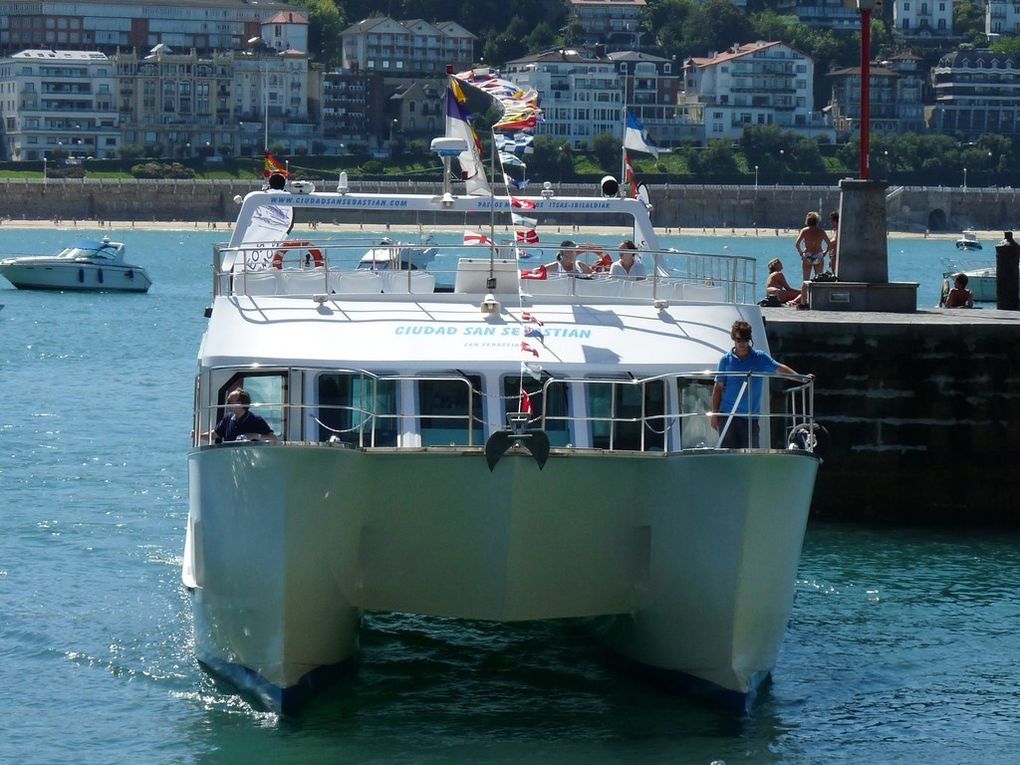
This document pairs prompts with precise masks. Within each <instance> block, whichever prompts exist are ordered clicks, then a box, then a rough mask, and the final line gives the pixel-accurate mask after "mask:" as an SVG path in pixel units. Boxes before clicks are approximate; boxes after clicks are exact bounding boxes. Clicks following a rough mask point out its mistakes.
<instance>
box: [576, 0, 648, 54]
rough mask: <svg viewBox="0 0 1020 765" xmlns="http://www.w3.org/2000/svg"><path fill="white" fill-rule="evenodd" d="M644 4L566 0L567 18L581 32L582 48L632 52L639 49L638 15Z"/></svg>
mask: <svg viewBox="0 0 1020 765" xmlns="http://www.w3.org/2000/svg"><path fill="white" fill-rule="evenodd" d="M645 5H646V3H645V0H567V17H568V19H569V20H570V21H576V22H577V23H579V24H580V25H581V28H582V29H583V30H584V43H585V45H589V46H591V45H596V44H601V45H605V46H606V50H609V51H621V50H635V49H636V48H638V47H639V46H640V45H641V11H642V10H643V9H644V7H645Z"/></svg>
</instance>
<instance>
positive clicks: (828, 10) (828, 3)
mask: <svg viewBox="0 0 1020 765" xmlns="http://www.w3.org/2000/svg"><path fill="white" fill-rule="evenodd" d="M776 11H777V12H779V13H782V14H784V15H793V16H796V17H797V21H799V22H800V23H801V24H804V25H805V26H808V27H811V28H813V29H831V30H832V31H834V32H858V31H860V28H861V15H860V13H859V12H858V11H857V9H856V8H855V7H854V5H853V3H846V2H844V0H780V2H779V4H778V6H777V7H776Z"/></svg>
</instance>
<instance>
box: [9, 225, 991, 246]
mask: <svg viewBox="0 0 1020 765" xmlns="http://www.w3.org/2000/svg"><path fill="white" fill-rule="evenodd" d="M5 228H12V229H15V228H29V229H41V228H51V229H57V230H61V231H74V230H76V229H84V230H87V231H93V230H98V229H102V230H104V231H109V232H111V233H112V232H116V231H131V230H135V231H223V232H224V233H226V232H229V231H230V230H231V229H232V228H233V221H229V222H228V221H220V222H215V223H208V222H205V221H202V222H197V221H196V222H193V223H186V222H183V221H116V220H114V221H96V220H80V221H71V220H56V221H54V220H4V221H3V222H2V225H0V231H2V230H3V229H5ZM424 228H425V227H421V226H415V225H393V226H388V227H386V229H385V230H386V231H390V232H393V233H398V234H408V233H413V234H417V233H419V230H420V229H424ZM427 228H428V230H429V231H437V232H442V233H451V234H456V233H460V232H462V231H463V230H464V227H463V226H429V227H427ZM380 230H381V229H379V228H376V227H373V226H368V227H367V228H366V226H365V225H364V224H359V223H339V224H337V223H319V224H317V225H316V226H314V227H313V226H310V225H308V224H304V225H302V224H300V223H299V224H297V225H295V226H294V231H295V232H299V233H302V234H306V235H307V236H308V238H314V237H315V236H316V235H317V234H322V233H331V232H356V231H370V232H373V233H378V232H379V231H380ZM496 231H497V232H499V233H502V234H509V233H512V231H513V229H512V227H510V226H508V225H500V226H496ZM539 231H540V232H542V233H544V234H551V233H555V234H557V235H562V236H564V237H570V236H572V235H576V234H581V233H588V234H594V235H598V236H621V237H625V236H627V235H629V233H630V229H629V228H626V227H622V226H585V227H583V228H580V227H575V226H547V227H542V226H540V227H539ZM655 231H656V233H657V234H658V235H659V236H714V237H720V238H733V237H751V238H755V237H794V238H795V237H796V236H797V233H798V231H799V229H789V228H779V229H776V228H700V227H694V228H676V227H656V229H655ZM974 233H975V234H977V237H978V239H979V240H982V241H985V242H989V243H995V242H998V241H999V240H1001V239H1002V234H1003V232H1002V231H1001V230H996V231H975V232H974ZM959 237H960V233H959V232H938V233H929V234H924V233H917V232H908V231H890V232H889V238H890V239H939V240H948V241H954V240H956V239H959Z"/></svg>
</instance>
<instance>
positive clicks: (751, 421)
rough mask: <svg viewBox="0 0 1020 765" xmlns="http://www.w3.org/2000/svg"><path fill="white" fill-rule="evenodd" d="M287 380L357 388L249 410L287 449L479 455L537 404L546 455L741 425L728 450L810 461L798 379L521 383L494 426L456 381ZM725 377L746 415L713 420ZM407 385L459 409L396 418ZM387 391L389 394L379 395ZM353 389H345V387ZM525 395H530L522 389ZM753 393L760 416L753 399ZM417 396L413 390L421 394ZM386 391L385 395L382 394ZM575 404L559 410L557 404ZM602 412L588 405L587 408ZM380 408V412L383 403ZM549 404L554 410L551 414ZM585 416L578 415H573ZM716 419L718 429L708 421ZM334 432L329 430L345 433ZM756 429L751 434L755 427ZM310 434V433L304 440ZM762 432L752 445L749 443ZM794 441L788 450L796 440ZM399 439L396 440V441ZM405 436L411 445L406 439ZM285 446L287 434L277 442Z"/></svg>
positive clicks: (697, 437) (805, 394) (214, 410)
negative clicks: (438, 449)
mask: <svg viewBox="0 0 1020 765" xmlns="http://www.w3.org/2000/svg"><path fill="white" fill-rule="evenodd" d="M295 372H303V373H306V374H307V373H311V374H316V373H323V372H326V373H329V374H343V375H348V376H350V377H351V378H352V379H356V380H357V381H358V385H357V388H358V390H359V391H361V393H360V394H359V396H358V399H359V400H357V401H353V400H352V402H351V403H348V404H291V403H268V402H257V401H256V402H253V403H252V405H251V409H252V410H253V411H255V412H256V413H258V412H259V411H262V412H263V413H264V414H266V415H267V418H269V419H275V420H277V421H279V422H281V423H283V425H282V429H283V430H284V431H289V432H290V433H291V434H297V437H296V438H292V440H291V443H304V444H307V443H323V444H327V445H339V446H347V447H353V448H359V449H375V448H388V449H392V448H398V449H399V448H411V449H420V448H422V447H428V446H448V447H459V448H479V447H481V446H482V445H484V443H485V439H486V438H487V437H488V436H489V435H491V433H493V432H495V431H498V430H501V429H504V428H505V427H506V424H507V419H508V415H510V414H512V413H518V412H522V411H523V412H527V411H528V408H529V406H527V405H525V399H527V401H528V403H529V404H531V402H533V401H535V400H536V399H537V400H538V401H540V404H539V406H538V407H534V408H533V409H532V411H531V416H530V417H529V418H528V421H527V427H528V428H529V429H541V430H544V431H546V432H547V433H550V434H555V435H556V436H558V437H559V438H558V440H554V441H553V446H554V447H557V446H558V447H569V448H575V449H576V448H581V447H579V446H578V443H579V442H580V443H582V444H585V445H586V446H585V447H584V448H588V449H593V450H600V451H609V452H645V453H652V452H654V453H671V452H675V451H677V450H680V451H684V450H689V449H715V448H720V445H721V443H722V439H723V437H724V435H725V434H726V432H727V431H728V430H729V428H731V427H733V423H734V422H737V421H739V420H744V421H746V422H747V423H748V427H747V429H746V432H747V442H746V443H740V444H735V445H733V447H734V448H746V449H775V448H779V449H785V448H787V447H788V446H789V445H790V444H791V443H793V444H795V445H796V446H798V447H799V448H804V449H807V450H808V451H811V450H812V449H813V441H812V440H811V438H810V435H807V437H806V439H805V437H804V436H805V435H806V434H810V433H812V432H813V431H814V379H813V378H812V377H810V376H805V375H787V374H765V373H737V372H729V373H717V372H712V371H701V372H682V373H669V374H662V375H656V376H652V377H646V378H640V379H622V378H593V377H548V378H547V379H545V380H544V381H543V382H542V383H541V385H539V384H538V383H537V382H536V381H532V380H530V379H529V378H527V377H525V378H524V380H522V382H521V388H520V390H521V391H522V392H521V393H519V394H515V395H500V396H498V399H499V402H500V403H499V412H500V415H499V417H500V418H501V419H498V420H497V421H492V420H488V419H486V418H485V417H484V416H483V413H484V410H485V406H484V403H483V402H484V400H485V397H486V393H485V391H483V390H481V389H479V388H478V387H477V386H476V384H475V383H474V382H473V381H472V380H470V379H468V378H467V377H464V376H460V375H376V374H373V373H371V372H368V371H366V370H321V369H316V370H311V369H296V368H294V369H288V370H281V373H284V374H287V375H288V376H289V375H290V374H292V373H295ZM725 377H733V378H735V379H737V380H739V382H740V384H741V386H742V389H741V395H744V394H746V393H747V392H748V391H751V392H752V398H751V401H752V405H751V406H750V407H749V408H748V407H745V406H735V407H734V409H733V411H727V412H713V411H712V388H713V386H714V385H715V383H716V381H717V380H719V379H721V378H725ZM402 383H409V384H412V385H415V386H420V385H422V384H423V383H449V384H452V385H453V386H454V387H453V389H452V390H453V391H454V395H455V396H456V395H457V386H464V390H463V391H461V393H462V395H461V396H460V398H459V399H458V400H459V401H462V402H464V403H463V405H457V406H450V405H449V404H447V405H446V408H445V409H444V408H443V405H442V404H440V406H439V407H438V408H433V407H429V408H428V409H429V411H428V412H427V413H422V408H423V407H419V409H418V410H417V411H414V412H404V411H401V410H400V404H399V402H400V401H402V400H405V399H404V397H402V396H401V395H400V393H399V386H400V385H401V384H402ZM387 386H388V387H387ZM576 386H583V387H584V390H585V395H584V400H586V401H587V402H588V406H587V407H581V406H580V405H579V404H577V403H576V402H579V401H580V398H579V395H578V387H576ZM352 387H353V386H352ZM529 387H530V388H531V390H530V392H528V388H529ZM755 388H760V390H761V394H760V396H761V403H762V406H761V407H760V408H759V406H758V402H757V401H756V396H755V395H753V389H755ZM419 390H420V389H419ZM387 391H388V393H387ZM567 401H570V402H573V403H571V404H570V405H566V404H565V402H567ZM596 401H599V402H602V403H601V404H595V403H593V402H596ZM383 402H384V403H383ZM552 402H560V403H558V404H554V403H552ZM580 409H583V411H579V410H580ZM225 411H226V410H225V408H224V405H223V404H219V405H212V406H210V407H208V409H207V411H206V412H205V413H204V415H205V416H204V417H200V416H199V412H197V411H196V432H197V426H198V425H199V422H200V421H204V422H206V423H215V422H216V421H217V420H218V419H219V418H220V417H221V416H223V415H224V414H225ZM713 419H717V421H718V423H717V424H718V429H715V428H713V425H712V420H713ZM344 422H346V424H345V425H343V424H341V425H340V426H338V425H337V423H344ZM755 424H756V425H758V427H752V426H753V425H755ZM310 431H317V432H310ZM755 431H760V439H759V438H758V436H756V435H755ZM798 433H799V434H801V435H800V440H796V438H795V437H796V436H797V434H798ZM402 434H403V435H402ZM407 434H411V435H413V436H414V437H413V438H410V439H408V438H407ZM278 435H279V436H281V437H282V436H284V435H285V433H280V434H278ZM214 441H215V433H214V432H213V430H212V429H211V428H210V429H209V431H208V432H207V433H205V434H203V436H202V437H200V438H198V439H197V440H196V441H195V445H196V446H208V445H212V444H213V443H214Z"/></svg>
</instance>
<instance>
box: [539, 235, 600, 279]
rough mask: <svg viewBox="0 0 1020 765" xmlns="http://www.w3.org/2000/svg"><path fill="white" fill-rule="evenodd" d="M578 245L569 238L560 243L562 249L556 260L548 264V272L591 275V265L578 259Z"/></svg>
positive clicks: (567, 274)
mask: <svg viewBox="0 0 1020 765" xmlns="http://www.w3.org/2000/svg"><path fill="white" fill-rule="evenodd" d="M576 248H577V245H576V244H574V243H573V242H572V241H570V240H569V239H564V240H563V241H562V242H561V243H560V251H559V253H558V254H557V255H556V260H555V261H553V262H552V263H549V264H547V265H546V267H545V270H546V273H547V274H550V275H552V274H562V275H563V276H590V275H591V266H589V265H588V264H587V263H583V262H581V261H579V260H578V259H577V249H576Z"/></svg>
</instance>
